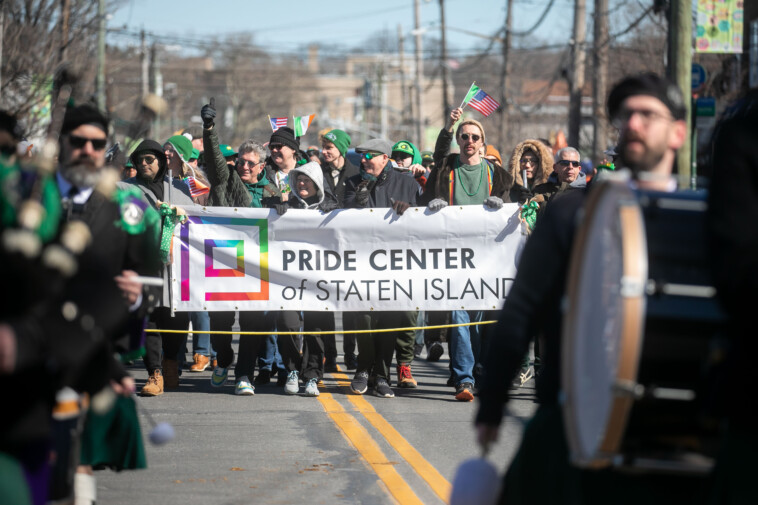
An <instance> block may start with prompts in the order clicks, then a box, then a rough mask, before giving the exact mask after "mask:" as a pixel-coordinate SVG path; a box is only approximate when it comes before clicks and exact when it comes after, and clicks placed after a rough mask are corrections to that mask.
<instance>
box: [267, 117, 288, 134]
mask: <svg viewBox="0 0 758 505" xmlns="http://www.w3.org/2000/svg"><path fill="white" fill-rule="evenodd" d="M268 120H269V121H271V129H272V130H274V131H276V130H278V129H279V128H281V127H282V126H287V118H286V117H271V116H269V118H268Z"/></svg>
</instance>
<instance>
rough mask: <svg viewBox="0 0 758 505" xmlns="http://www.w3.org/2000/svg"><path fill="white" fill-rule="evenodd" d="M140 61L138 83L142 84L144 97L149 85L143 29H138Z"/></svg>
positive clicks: (148, 90)
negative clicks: (140, 70)
mask: <svg viewBox="0 0 758 505" xmlns="http://www.w3.org/2000/svg"><path fill="white" fill-rule="evenodd" d="M140 63H141V69H142V72H141V76H140V84H141V85H142V98H145V97H146V96H147V94H148V93H149V92H150V87H149V81H148V79H149V70H148V65H149V63H148V58H147V43H146V42H145V30H142V31H140Z"/></svg>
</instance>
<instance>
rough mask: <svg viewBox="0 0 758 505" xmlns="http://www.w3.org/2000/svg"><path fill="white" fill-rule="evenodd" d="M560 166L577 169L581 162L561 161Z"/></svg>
mask: <svg viewBox="0 0 758 505" xmlns="http://www.w3.org/2000/svg"><path fill="white" fill-rule="evenodd" d="M558 164H559V165H561V166H564V167H567V166H569V165H571V166H572V167H574V168H576V167H578V166H579V162H578V161H571V160H561V161H559V162H558Z"/></svg>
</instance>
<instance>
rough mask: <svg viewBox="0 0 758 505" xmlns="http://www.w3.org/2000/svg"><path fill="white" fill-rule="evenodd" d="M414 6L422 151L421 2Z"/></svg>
mask: <svg viewBox="0 0 758 505" xmlns="http://www.w3.org/2000/svg"><path fill="white" fill-rule="evenodd" d="M413 4H414V15H413V18H414V19H413V21H414V30H413V31H414V32H415V34H416V84H415V86H416V143H417V145H418V146H419V148H420V149H423V148H424V141H423V140H424V139H423V132H424V109H423V100H422V96H421V94H422V88H423V83H422V79H423V78H424V67H423V64H424V63H423V60H422V59H421V0H413Z"/></svg>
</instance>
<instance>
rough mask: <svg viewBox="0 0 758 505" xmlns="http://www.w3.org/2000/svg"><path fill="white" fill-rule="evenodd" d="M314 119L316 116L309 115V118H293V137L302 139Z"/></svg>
mask: <svg viewBox="0 0 758 505" xmlns="http://www.w3.org/2000/svg"><path fill="white" fill-rule="evenodd" d="M314 117H316V114H311V115H310V116H299V117H298V116H294V117H293V119H294V120H295V137H302V136H303V135H305V132H306V131H308V127H309V126H310V125H311V122H312V121H313V118H314Z"/></svg>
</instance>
